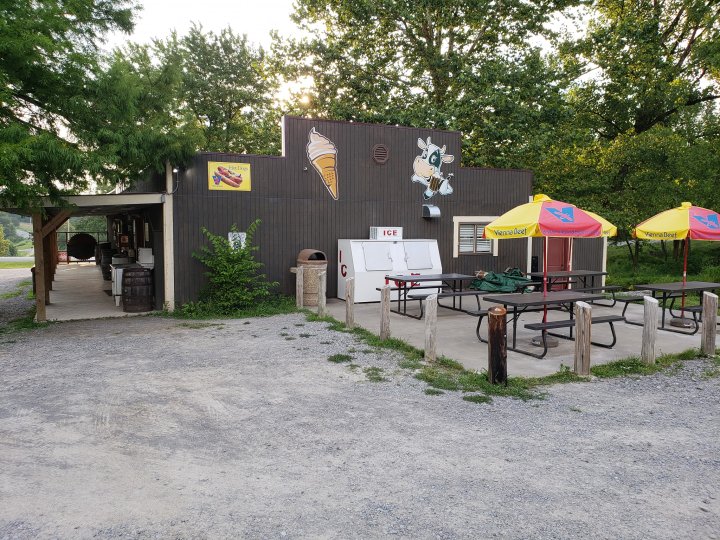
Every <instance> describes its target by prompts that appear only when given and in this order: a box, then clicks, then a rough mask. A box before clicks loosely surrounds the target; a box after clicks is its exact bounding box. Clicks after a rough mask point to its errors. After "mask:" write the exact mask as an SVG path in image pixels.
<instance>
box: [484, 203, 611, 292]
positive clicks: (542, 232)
mask: <svg viewBox="0 0 720 540" xmlns="http://www.w3.org/2000/svg"><path fill="white" fill-rule="evenodd" d="M616 234H617V227H615V225H613V224H612V223H610V222H609V221H607V220H606V219H604V218H602V217H600V216H598V215H597V214H594V213H592V212H588V211H586V210H582V209H580V208H578V207H577V206H575V205H574V204H569V203H566V202H561V201H555V200H553V199H551V198H550V197H548V196H547V195H535V197H533V200H532V201H531V202H528V203H525V204H521V205H520V206H516V207H515V208H513V209H512V210H508V211H507V212H505V213H504V214H503V215H502V216H500V217H499V218H497V219H496V220H494V221H493V222H492V223H490V224H488V225H487V226H486V227H485V233H484V236H485V237H486V238H493V239H503V238H527V237H529V236H532V237H542V238H543V294H547V240H546V239H547V238H548V237H559V238H597V237H601V236H615V235H616Z"/></svg>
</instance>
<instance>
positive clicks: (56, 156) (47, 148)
mask: <svg viewBox="0 0 720 540" xmlns="http://www.w3.org/2000/svg"><path fill="white" fill-rule="evenodd" d="M130 5H131V4H130V2H127V1H125V0H116V1H111V0H76V1H72V2H70V1H67V0H46V1H42V2H26V1H23V0H7V1H5V2H3V3H2V4H1V5H0V20H1V21H2V23H0V103H1V106H0V204H5V205H7V206H29V205H31V204H32V202H33V200H34V199H35V197H37V196H39V195H50V196H55V197H57V196H58V195H60V194H61V193H63V192H67V191H76V190H78V189H83V188H85V187H86V186H87V176H86V173H87V172H91V173H94V172H97V170H98V167H99V163H98V161H97V160H96V159H95V158H94V156H93V154H92V153H91V152H87V151H86V150H85V149H84V148H83V145H82V142H81V141H78V140H77V139H76V138H75V137H73V136H72V133H73V130H74V129H75V127H76V119H77V116H78V114H79V113H81V112H82V111H83V110H84V109H85V108H87V107H88V106H89V103H88V101H87V99H86V98H85V97H84V96H83V91H84V89H85V88H86V87H87V86H88V85H89V84H90V83H91V81H92V74H93V72H94V71H95V70H96V69H97V65H98V56H97V42H98V40H99V39H101V37H102V35H103V34H104V33H105V32H107V31H110V30H124V31H130V29H131V28H132V14H131V10H130Z"/></svg>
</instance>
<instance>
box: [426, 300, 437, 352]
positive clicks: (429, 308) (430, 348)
mask: <svg viewBox="0 0 720 540" xmlns="http://www.w3.org/2000/svg"><path fill="white" fill-rule="evenodd" d="M435 358H437V294H431V295H430V296H428V297H427V298H426V299H425V361H426V362H434V361H435Z"/></svg>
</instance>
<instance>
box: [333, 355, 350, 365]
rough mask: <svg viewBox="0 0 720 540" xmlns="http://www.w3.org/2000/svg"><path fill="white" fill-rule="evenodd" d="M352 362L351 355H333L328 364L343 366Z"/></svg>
mask: <svg viewBox="0 0 720 540" xmlns="http://www.w3.org/2000/svg"><path fill="white" fill-rule="evenodd" d="M350 360H352V356H350V355H349V354H333V355H332V356H328V362H333V363H335V364H342V363H343V362H349V361H350Z"/></svg>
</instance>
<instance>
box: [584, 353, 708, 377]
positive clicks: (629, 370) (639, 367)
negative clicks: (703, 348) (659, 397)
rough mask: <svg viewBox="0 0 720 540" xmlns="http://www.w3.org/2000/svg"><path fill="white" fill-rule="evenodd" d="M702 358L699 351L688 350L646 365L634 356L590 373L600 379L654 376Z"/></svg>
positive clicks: (603, 365) (599, 367)
mask: <svg viewBox="0 0 720 540" xmlns="http://www.w3.org/2000/svg"><path fill="white" fill-rule="evenodd" d="M699 357H700V351H699V350H698V349H687V350H685V351H683V352H680V353H676V354H663V355H661V356H658V357H657V358H656V359H655V363H654V364H645V363H643V362H642V361H641V360H640V358H638V357H636V356H632V357H630V358H623V359H621V360H616V361H615V362H609V363H607V364H602V365H599V366H593V367H591V368H590V373H592V374H593V375H595V376H596V377H598V378H600V379H608V378H612V377H624V376H626V375H652V374H654V373H658V372H660V371H664V370H667V369H669V368H672V369H680V368H681V367H682V361H683V360H692V359H694V358H699Z"/></svg>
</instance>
